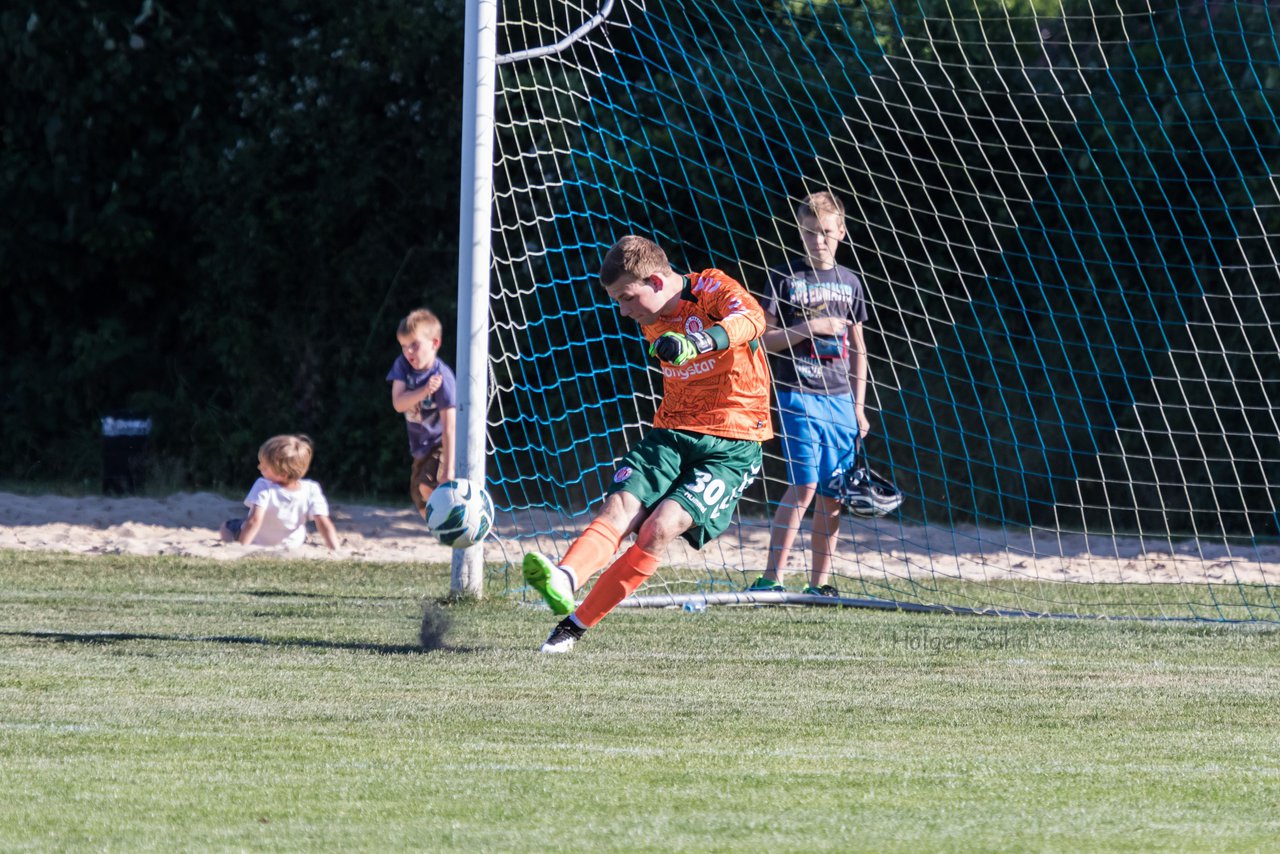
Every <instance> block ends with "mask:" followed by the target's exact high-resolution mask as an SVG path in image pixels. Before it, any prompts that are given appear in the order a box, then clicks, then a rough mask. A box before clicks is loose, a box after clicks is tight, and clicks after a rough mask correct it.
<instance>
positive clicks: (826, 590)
mask: <svg viewBox="0 0 1280 854" xmlns="http://www.w3.org/2000/svg"><path fill="white" fill-rule="evenodd" d="M800 592H801V593H803V594H805V595H806V596H839V595H840V591H839V590H837V589H836V588H835V587H834V586H832V585H830V584H824V585H822V586H821V587H814V586H813V585H812V584H806V585H805V587H804V590H801V591H800Z"/></svg>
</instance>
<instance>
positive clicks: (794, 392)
mask: <svg viewBox="0 0 1280 854" xmlns="http://www.w3.org/2000/svg"><path fill="white" fill-rule="evenodd" d="M796 223H797V225H799V227H800V236H801V239H802V240H803V241H804V247H805V254H804V257H802V258H796V259H794V260H793V261H791V262H790V263H788V264H785V265H783V266H782V267H779V268H776V269H774V270H772V271H771V272H770V277H769V294H768V295H767V297H766V299H765V300H764V311H765V322H766V324H767V329H766V331H765V334H764V335H763V336H762V337H761V339H760V340H761V341H762V342H764V346H765V349H766V350H768V351H769V357H770V358H769V362H770V367H771V368H772V372H773V385H774V392H775V395H776V396H777V399H778V414H779V420H780V423H781V428H782V429H781V431H780V434H779V435H780V438H781V440H782V454H783V457H784V458H785V459H786V462H787V479H788V482H789V483H790V486H788V487H787V491H786V493H785V494H784V495H783V497H782V500H781V501H780V502H779V503H778V509H777V511H776V512H775V513H774V517H773V528H772V531H771V532H770V537H769V558H768V561H767V563H766V564H765V572H764V575H762V576H761V577H760V578H757V579H756V580H755V582H753V583H752V585H751V587H749V588H748V589H749V590H755V591H762V590H763V591H768V590H782V589H783V586H782V577H783V572H784V571H785V569H786V565H787V560H788V558H789V557H790V556H791V548H792V546H793V545H794V544H795V539H796V534H797V533H798V532H799V530H800V522H801V520H803V519H804V514H805V512H806V511H807V510H808V509H809V505H810V503H812V502H813V501H814V498H815V497H816V498H817V503H816V506H815V508H814V516H813V535H812V542H813V563H812V565H811V566H810V575H809V584H808V586H806V587H805V588H804V591H803V592H805V593H810V594H819V595H823V596H836V595H838V591H837V590H836V588H835V587H833V586H832V585H830V584H828V583H827V578H828V575H829V574H830V572H831V558H832V555H833V554H834V553H835V547H836V540H837V535H838V534H839V530H840V513H841V505H840V503H839V502H838V501H837V500H836V496H835V495H833V494H831V490H830V486H829V482H830V480H831V478H832V476H833V475H834V474H835V472H836V470H837V469H838V468H840V467H841V466H842V465H843V464H845V463H846V462H847V460H848V459H849V458H851V457H852V456H853V453H854V450H855V447H856V443H857V442H858V441H859V439H860V437H862V436H865V435H866V434H867V432H868V430H870V428H871V425H870V423H869V422H868V421H867V416H866V411H865V410H866V392H867V345H866V340H865V338H864V336H863V329H862V325H863V323H864V322H865V321H866V319H867V304H866V298H865V296H864V294H863V291H862V281H861V280H860V279H859V278H858V276H857V275H856V274H855V273H854V272H853V271H852V270H850V269H848V268H847V267H842V266H840V265H839V264H838V263H836V248H837V247H838V246H839V245H840V241H841V240H843V239H844V237H845V227H844V205H843V204H842V203H841V202H840V200H839V199H838V198H836V197H835V196H834V195H833V194H831V193H828V192H822V193H814V194H812V195H810V196H807V197H805V198H804V199H803V200H802V201H801V202H800V204H799V205H797V207H796Z"/></svg>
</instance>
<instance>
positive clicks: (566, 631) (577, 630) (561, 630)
mask: <svg viewBox="0 0 1280 854" xmlns="http://www.w3.org/2000/svg"><path fill="white" fill-rule="evenodd" d="M586 631H587V630H586V629H584V628H582V627H581V626H579V625H578V624H577V623H575V622H574V621H573V619H572V618H571V617H565V618H564V619H563V620H561V621H560V622H558V623H556V627H555V628H554V629H552V630H551V636H550V637H548V638H547V640H546V643H544V644H543V645H542V651H543V652H568V651H569V650H571V649H573V644H574V643H575V642H576V641H577V640H578V638H580V637H582V636H583V635H584V634H586Z"/></svg>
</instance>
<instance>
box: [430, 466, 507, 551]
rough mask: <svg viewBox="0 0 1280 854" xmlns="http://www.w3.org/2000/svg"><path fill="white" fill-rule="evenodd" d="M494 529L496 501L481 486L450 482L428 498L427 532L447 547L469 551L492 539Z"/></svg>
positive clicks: (461, 481)
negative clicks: (476, 545) (494, 502)
mask: <svg viewBox="0 0 1280 854" xmlns="http://www.w3.org/2000/svg"><path fill="white" fill-rule="evenodd" d="M492 527H493V499H492V498H490V497H489V492H488V490H486V489H485V488H484V487H483V486H480V485H479V484H476V483H472V482H471V481H469V480H466V479H465V478H458V479H457V480H448V481H445V482H444V483H442V484H440V485H439V486H437V487H436V488H435V491H434V492H432V493H431V497H430V498H428V499H427V530H429V531H430V532H431V533H433V534H435V535H436V536H437V537H439V539H440V542H442V543H444V544H445V545H446V546H453V547H454V548H455V549H465V548H469V547H471V546H473V545H475V544H476V543H478V542H480V541H481V540H483V539H484V538H485V537H487V536H489V530H490V529H491V528H492Z"/></svg>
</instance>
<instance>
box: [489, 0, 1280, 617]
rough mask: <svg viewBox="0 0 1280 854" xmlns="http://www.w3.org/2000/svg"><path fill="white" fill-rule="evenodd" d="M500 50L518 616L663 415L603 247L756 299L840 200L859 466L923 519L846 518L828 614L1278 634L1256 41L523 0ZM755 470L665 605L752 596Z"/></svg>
mask: <svg viewBox="0 0 1280 854" xmlns="http://www.w3.org/2000/svg"><path fill="white" fill-rule="evenodd" d="M498 51H499V54H500V65H499V67H498V74H497V104H496V112H495V116H496V135H495V150H494V194H495V199H494V206H493V217H494V218H493V230H492V259H493V260H492V284H491V304H490V311H491V324H492V325H491V330H492V331H491V336H490V388H489V401H490V402H489V410H488V430H487V432H488V435H487V449H488V459H487V476H488V478H489V483H490V486H491V489H492V491H493V494H494V498H495V501H496V503H497V504H498V506H499V508H500V510H501V511H502V512H501V515H500V520H499V526H498V530H499V534H500V535H501V538H500V539H499V540H498V541H497V542H496V543H495V544H493V545H490V546H489V547H488V551H487V552H486V559H487V560H488V561H489V562H490V567H491V568H490V571H489V579H488V583H489V585H490V590H491V591H492V590H493V589H494V587H495V586H498V587H501V588H503V589H505V590H507V591H509V592H511V593H512V594H513V595H528V593H527V591H526V592H525V593H524V594H521V589H522V588H521V585H522V582H521V581H520V573H519V562H520V557H521V554H522V552H523V551H525V550H530V549H540V550H543V551H545V552H547V553H548V554H549V555H551V556H552V557H557V556H560V555H562V554H563V553H564V551H565V549H566V548H567V547H568V545H569V543H570V542H571V538H572V537H573V536H575V535H576V534H577V533H578V532H580V531H581V530H582V529H583V528H584V527H585V525H586V524H587V522H588V521H589V520H590V518H591V513H592V512H593V511H594V510H595V509H598V507H599V501H600V500H601V499H602V497H603V495H604V493H605V490H606V488H607V486H608V484H609V483H610V480H611V477H612V474H613V471H614V465H615V462H616V460H617V458H618V457H619V456H621V455H622V454H623V453H624V452H625V450H626V449H627V448H628V447H629V446H631V445H632V444H634V443H635V442H636V441H637V440H638V439H639V438H640V437H641V436H642V435H643V434H644V432H645V430H646V429H647V426H648V424H649V422H650V419H651V417H652V415H653V412H654V410H655V408H656V405H657V401H658V400H659V397H660V391H661V374H660V372H659V370H658V368H657V365H656V363H655V362H654V361H653V360H651V359H650V358H648V357H647V355H646V352H645V346H644V344H643V341H642V338H641V336H640V332H639V329H638V327H637V326H636V325H635V324H634V322H632V321H630V320H627V319H625V318H622V317H620V316H619V314H618V312H617V310H616V309H615V308H614V307H613V306H612V304H611V303H610V302H609V300H608V299H607V297H606V295H605V293H604V292H603V289H602V288H601V287H600V285H599V281H598V278H597V272H598V270H599V265H600V260H601V257H602V255H603V254H604V252H605V250H606V249H607V248H608V247H609V246H610V245H612V243H613V242H614V241H615V240H616V239H617V238H618V237H620V236H621V235H623V234H628V233H638V234H643V235H646V236H650V237H652V238H653V239H654V240H655V241H657V242H658V243H659V244H660V245H662V246H663V247H664V248H665V249H666V250H667V252H668V254H669V255H670V256H671V259H672V262H673V264H674V265H675V266H676V268H677V270H679V271H689V270H698V269H702V268H705V267H711V266H715V267H720V268H722V269H724V270H726V271H727V272H729V273H730V274H731V275H733V276H735V277H737V278H738V279H739V280H740V281H742V282H744V283H745V284H746V285H747V287H748V288H749V289H750V290H752V292H753V293H755V294H756V295H757V296H758V297H763V295H764V289H765V287H766V282H767V276H766V273H767V271H768V270H769V269H770V268H771V267H773V266H775V265H777V264H779V263H780V262H782V261H783V260H784V259H785V258H787V257H789V256H792V255H794V254H795V253H797V252H800V251H802V245H801V243H800V236H799V233H798V230H797V228H796V223H795V218H794V214H793V209H794V206H795V203H796V201H797V200H798V199H799V198H800V197H802V196H804V195H805V194H807V193H810V192H814V191H818V190H830V191H832V192H834V193H835V194H836V195H837V196H839V197H841V198H842V199H843V200H844V202H845V205H846V207H847V230H848V239H847V241H846V242H845V245H843V246H842V247H841V249H840V252H839V256H838V260H839V262H840V263H842V264H843V265H845V266H847V267H849V268H851V269H852V270H853V271H855V272H856V273H857V275H858V276H859V277H860V279H861V281H862V282H863V285H864V288H865V292H866V295H867V299H868V304H869V319H868V321H867V323H866V325H865V327H866V337H867V342H868V349H869V360H870V371H869V374H870V378H869V384H868V401H867V404H868V414H869V416H870V420H871V422H872V429H871V433H870V435H869V436H868V437H867V440H866V449H867V451H868V453H869V456H870V461H871V465H872V467H873V468H874V469H876V470H877V471H878V472H880V473H881V474H882V475H885V476H887V477H888V478H889V479H891V480H892V481H894V482H895V483H896V485H897V486H898V487H899V488H900V489H901V490H902V491H903V492H904V493H905V495H906V500H905V502H904V503H903V505H902V507H901V508H900V509H899V510H898V511H897V512H895V513H893V514H891V515H889V516H886V517H883V518H879V519H863V518H858V517H852V516H850V517H846V518H845V519H844V521H843V524H842V528H841V531H840V538H839V545H838V549H837V554H836V556H835V560H834V563H833V567H832V569H833V572H834V576H833V578H832V582H833V583H834V585H835V586H836V587H837V588H838V589H839V591H840V593H841V596H842V597H843V598H845V599H851V600H858V601H861V602H864V603H867V604H883V603H892V604H893V605H894V606H903V607H929V608H941V609H944V610H957V611H973V610H976V611H983V612H986V611H990V612H998V613H1033V614H1070V615H1078V616H1114V617H1126V618H1129V617H1141V618H1163V619H1204V620H1277V619H1278V618H1280V611H1278V610H1277V603H1278V602H1280V587H1277V584H1278V583H1280V541H1278V539H1277V537H1278V536H1280V520H1278V516H1277V510H1276V505H1277V499H1278V498H1280V438H1278V437H1280V425H1278V424H1277V418H1276V406H1277V404H1278V403H1280V393H1278V392H1280V356H1278V355H1277V354H1278V353H1280V342H1278V341H1277V334H1276V329H1275V322H1276V321H1280V283H1278V278H1280V277H1278V275H1277V269H1278V268H1277V250H1278V248H1280V247H1278V241H1280V198H1278V184H1277V181H1278V179H1277V174H1278V173H1280V142H1277V140H1280V120H1278V119H1277V112H1278V110H1277V107H1278V106H1280V49H1278V47H1277V18H1276V17H1275V15H1274V8H1272V7H1269V5H1268V4H1267V3H1264V2H1258V3H1249V2H1235V3H1226V2H1221V3H1219V2H1203V0H1198V1H1197V2H1174V0H1152V2H1150V3H1142V4H1132V3H1116V2H1101V0H1066V1H1065V2H1053V0H968V1H967V2H963V3H957V2H945V0H912V2H904V0H858V2H820V0H796V1H795V2H786V0H779V2H757V1H756V0H721V2H716V3H687V2H679V0H665V1H664V2H627V0H618V2H610V3H605V4H603V6H602V5H600V4H597V3H594V2H519V0H507V2H505V3H504V4H503V5H502V8H501V23H500V26H499V29H498ZM777 424H778V422H777V421H776V419H775V427H777ZM765 456H766V463H765V469H764V473H763V476H762V477H761V478H760V479H758V480H757V482H756V483H755V484H754V485H753V486H752V487H751V489H750V490H749V491H748V492H747V494H746V496H745V497H744V499H743V500H742V502H741V504H740V507H739V516H738V518H737V519H735V524H734V525H733V526H732V527H731V528H730V530H729V531H728V532H727V533H726V534H724V535H723V536H721V537H720V538H719V539H718V540H716V541H714V542H712V543H711V544H709V545H707V546H706V547H705V548H704V549H702V550H701V551H694V550H692V549H688V548H685V547H684V546H682V545H679V546H675V547H673V548H672V549H671V551H670V552H669V554H667V555H665V556H664V561H663V566H662V568H661V569H660V570H659V572H658V574H657V575H656V576H655V577H654V578H653V580H652V581H651V582H650V584H649V585H648V586H647V587H646V588H644V589H643V590H642V591H641V592H642V593H645V594H649V595H651V596H657V597H659V598H658V600H651V601H660V600H661V597H663V596H667V597H668V599H669V600H670V601H679V600H678V599H677V598H672V597H676V596H679V595H681V594H694V595H700V596H707V595H715V594H723V595H720V596H718V598H713V599H712V601H746V600H744V599H742V598H740V596H739V592H740V591H742V590H743V588H744V587H746V586H747V585H748V584H750V582H751V581H752V580H753V579H754V578H755V577H757V576H758V575H759V573H760V572H761V570H762V569H763V568H764V566H765V562H766V558H767V555H768V548H769V531H770V519H771V517H772V515H773V513H774V511H775V509H776V507H777V504H778V502H779V500H780V499H781V498H782V495H783V493H784V491H785V490H786V488H787V479H786V471H785V467H784V464H783V462H784V461H783V460H782V459H781V458H780V448H779V447H778V444H777V442H776V441H775V442H770V443H767V444H766V446H765ZM809 537H810V523H809V522H808V520H806V523H805V525H804V528H803V529H802V531H801V534H800V537H799V538H798V540H797V543H796V547H795V549H794V550H793V552H792V557H791V562H790V564H789V567H788V573H787V576H786V582H785V583H786V586H787V589H788V590H790V591H799V590H800V589H801V587H802V586H803V585H804V583H805V581H806V577H807V575H808V570H809V565H810V561H811V552H810V547H809Z"/></svg>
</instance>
